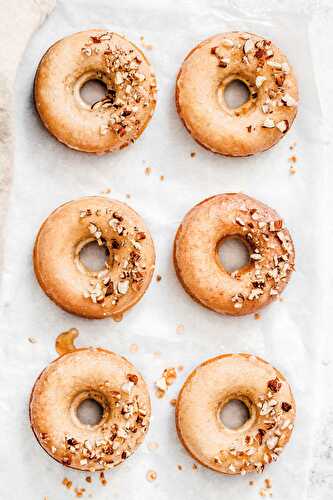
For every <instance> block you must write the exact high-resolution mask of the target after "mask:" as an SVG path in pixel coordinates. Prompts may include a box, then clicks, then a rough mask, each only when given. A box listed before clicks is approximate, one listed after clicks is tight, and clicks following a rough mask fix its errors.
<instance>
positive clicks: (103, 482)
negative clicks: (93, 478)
mask: <svg viewBox="0 0 333 500" xmlns="http://www.w3.org/2000/svg"><path fill="white" fill-rule="evenodd" d="M99 481H100V483H101V484H102V485H103V486H106V485H107V483H108V482H107V480H106V479H105V476H104V472H100V474H99Z"/></svg>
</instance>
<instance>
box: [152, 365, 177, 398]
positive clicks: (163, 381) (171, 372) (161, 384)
mask: <svg viewBox="0 0 333 500" xmlns="http://www.w3.org/2000/svg"><path fill="white" fill-rule="evenodd" d="M176 378H177V372H176V370H175V368H166V369H165V370H164V371H163V374H162V377H161V378H159V379H158V380H156V382H155V386H156V396H157V397H158V398H163V397H164V396H165V394H166V392H167V390H168V388H169V387H170V385H172V384H173V383H174V381H175V380H176Z"/></svg>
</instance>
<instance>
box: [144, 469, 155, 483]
mask: <svg viewBox="0 0 333 500" xmlns="http://www.w3.org/2000/svg"><path fill="white" fill-rule="evenodd" d="M146 478H147V480H148V481H155V480H156V478H157V474H156V472H155V471H154V470H149V471H148V472H147V474H146Z"/></svg>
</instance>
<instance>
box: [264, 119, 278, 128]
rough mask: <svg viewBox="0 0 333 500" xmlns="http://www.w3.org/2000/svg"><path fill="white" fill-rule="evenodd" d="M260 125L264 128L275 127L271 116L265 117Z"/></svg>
mask: <svg viewBox="0 0 333 500" xmlns="http://www.w3.org/2000/svg"><path fill="white" fill-rule="evenodd" d="M262 126H263V127H264V128H274V127H275V123H274V120H272V119H271V118H266V119H265V121H264V123H263V124H262Z"/></svg>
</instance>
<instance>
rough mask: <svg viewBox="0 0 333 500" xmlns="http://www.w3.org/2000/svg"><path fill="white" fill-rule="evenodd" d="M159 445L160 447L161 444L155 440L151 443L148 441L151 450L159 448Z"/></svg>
mask: <svg viewBox="0 0 333 500" xmlns="http://www.w3.org/2000/svg"><path fill="white" fill-rule="evenodd" d="M158 447H159V444H158V443H156V442H154V441H151V442H150V443H148V449H149V450H151V451H154V450H157V449H158Z"/></svg>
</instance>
